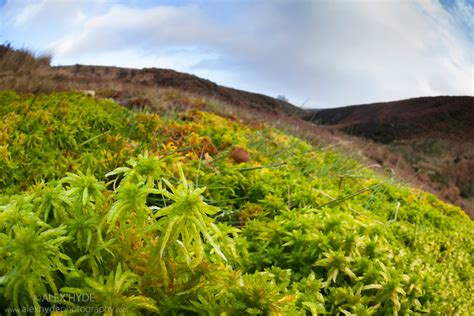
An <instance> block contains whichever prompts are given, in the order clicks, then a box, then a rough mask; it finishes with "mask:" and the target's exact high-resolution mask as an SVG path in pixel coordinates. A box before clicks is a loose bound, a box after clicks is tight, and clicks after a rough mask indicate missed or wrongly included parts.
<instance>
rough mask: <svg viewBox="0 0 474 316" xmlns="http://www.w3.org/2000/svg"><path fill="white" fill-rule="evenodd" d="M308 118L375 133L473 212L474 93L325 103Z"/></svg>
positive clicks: (429, 181) (420, 175) (442, 194)
mask: <svg viewBox="0 0 474 316" xmlns="http://www.w3.org/2000/svg"><path fill="white" fill-rule="evenodd" d="M305 119H307V120H309V121H312V122H317V123H320V124H324V125H325V126H327V127H328V128H330V129H336V130H339V131H343V132H345V133H347V134H350V135H354V136H358V137H362V138H365V139H370V140H372V141H374V142H375V143H378V144H380V146H383V147H386V148H387V149H388V150H389V151H391V152H392V153H393V154H394V155H398V156H399V157H401V158H402V159H403V160H404V161H405V162H407V164H408V165H409V168H410V169H412V170H411V171H410V170H408V169H409V168H406V169H407V171H406V172H407V174H412V175H413V176H414V177H417V178H418V179H419V180H420V181H422V182H424V183H426V184H428V185H429V186H431V188H432V189H433V192H436V193H437V194H438V195H439V196H440V197H442V198H443V199H445V200H447V201H449V202H451V203H455V204H457V205H460V206H461V207H463V208H464V209H465V210H466V211H467V212H468V213H470V214H471V216H474V124H473V123H474V97H468V96H465V97H462V96H460V97H450V96H440V97H423V98H415V99H408V100H402V101H395V102H386V103H374V104H367V105H356V106H348V107H342V108H335V109H323V110H319V111H316V112H314V113H311V114H308V115H306V116H305Z"/></svg>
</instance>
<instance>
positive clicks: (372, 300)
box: [0, 92, 474, 315]
mask: <svg viewBox="0 0 474 316" xmlns="http://www.w3.org/2000/svg"><path fill="white" fill-rule="evenodd" d="M0 115H1V121H0V171H1V173H0V185H1V194H2V196H1V198H0V222H1V223H3V225H2V226H1V228H0V297H1V298H2V299H1V300H0V307H1V308H2V310H5V312H7V308H20V310H21V308H26V307H27V306H33V307H34V308H35V310H36V311H38V313H44V311H46V310H47V308H63V309H67V310H69V312H71V313H72V312H77V313H78V314H84V313H81V312H80V309H78V307H88V308H90V309H89V310H87V312H90V313H101V312H104V311H105V312H115V313H116V312H119V311H122V312H126V313H129V314H130V313H132V312H133V313H136V314H140V313H142V314H147V313H161V314H209V315H214V314H225V313H226V314H227V315H241V314H287V315H298V314H300V315H307V314H325V313H345V314H356V315H363V314H378V315H386V314H397V313H398V314H408V313H427V314H437V313H442V314H469V313H473V312H474V310H472V306H471V302H472V301H473V299H474V297H473V294H472V289H473V288H474V279H473V276H472V275H473V268H472V264H473V252H474V243H473V239H472V235H473V232H474V225H473V223H472V221H470V220H469V219H468V218H467V216H466V215H465V214H464V213H463V212H462V211H461V210H460V209H459V208H457V207H454V206H451V205H448V204H445V203H443V202H441V201H440V200H438V199H437V198H436V197H434V196H433V195H431V194H428V193H425V192H422V191H419V190H416V189H412V188H409V187H406V186H404V185H402V184H400V183H398V182H396V181H395V180H394V179H388V178H384V177H382V176H380V175H379V174H377V173H375V172H373V171H371V170H369V169H367V168H365V167H364V166H363V165H361V164H359V163H358V162H357V161H356V160H354V159H351V158H348V157H345V156H343V155H342V154H340V153H337V152H334V151H331V150H327V149H324V148H322V149H321V148H320V149H317V148H314V147H312V146H311V145H309V144H308V143H305V142H304V141H302V140H300V139H297V138H294V137H291V136H289V135H285V134H283V133H281V132H279V131H278V130H275V129H272V128H268V127H265V126H260V127H250V126H247V125H244V124H242V123H239V122H237V121H232V120H229V119H226V118H223V117H220V116H217V115H214V114H211V113H206V112H200V111H196V110H193V111H187V112H184V113H172V114H169V115H166V116H163V117H159V116H158V115H157V114H153V113H145V112H134V111H130V110H127V109H125V108H122V107H121V106H119V105H117V104H116V103H114V102H113V101H111V100H104V99H102V100H98V99H93V98H90V97H85V96H83V95H80V94H73V93H63V94H52V95H36V96H33V95H30V96H19V95H16V94H15V93H13V92H1V93H0ZM236 147H239V148H242V149H244V150H245V151H247V152H248V153H249V156H250V159H249V161H247V162H245V163H237V162H235V161H234V160H233V159H232V158H231V153H232V151H233V150H234V149H235V148H236ZM113 170H115V171H114V172H112V173H109V174H108V175H107V176H106V174H107V173H108V172H110V171H113ZM32 254H34V255H32ZM66 294H67V295H66ZM74 295H76V296H74ZM74 297H76V299H74ZM91 297H93V300H91V299H90V298H91ZM77 298H82V299H79V300H78V299H77ZM85 298H88V299H85ZM100 308H102V309H100ZM83 311H84V310H83ZM2 314H3V313H2Z"/></svg>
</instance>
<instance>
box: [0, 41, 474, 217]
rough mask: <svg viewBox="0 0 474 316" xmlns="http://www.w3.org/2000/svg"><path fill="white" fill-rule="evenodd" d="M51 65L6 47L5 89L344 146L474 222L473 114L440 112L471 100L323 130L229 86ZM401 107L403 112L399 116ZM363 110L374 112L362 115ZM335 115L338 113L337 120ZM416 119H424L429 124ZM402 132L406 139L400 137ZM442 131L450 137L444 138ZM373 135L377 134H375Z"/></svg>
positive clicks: (0, 58)
mask: <svg viewBox="0 0 474 316" xmlns="http://www.w3.org/2000/svg"><path fill="white" fill-rule="evenodd" d="M50 59H51V58H50V57H48V56H33V55H32V54H31V53H30V52H28V51H25V50H15V49H13V48H12V47H11V46H10V45H8V44H7V45H0V90H5V89H12V90H15V91H18V92H22V93H30V92H33V93H39V92H46V93H50V92H55V91H82V90H92V91H94V94H95V95H96V96H97V97H101V98H110V99H113V100H115V101H117V102H118V103H120V104H121V105H124V106H126V107H128V108H132V109H147V110H149V111H154V112H157V113H168V112H170V111H183V110H186V109H189V108H191V109H195V108H198V109H201V110H206V111H210V112H213V113H217V114H219V115H223V116H226V117H229V118H231V119H233V120H239V121H243V122H246V123H248V124H252V125H259V124H262V123H266V124H269V125H271V126H274V127H277V128H279V129H283V130H285V131H286V132H288V133H291V134H292V135H296V136H298V137H302V138H304V139H305V140H307V141H309V142H311V144H313V145H317V146H330V147H337V148H338V149H340V150H342V151H343V152H345V153H346V154H348V155H354V154H356V155H358V156H359V158H358V159H359V160H364V161H365V163H366V164H367V165H369V166H376V167H377V169H378V170H380V171H382V172H384V173H385V174H395V175H396V176H397V177H398V178H399V179H402V180H403V181H405V182H407V183H410V184H411V185H413V186H416V187H418V188H422V189H423V190H426V191H429V192H432V193H434V194H436V195H437V196H438V197H440V198H442V199H443V200H445V201H448V202H450V203H454V204H456V205H458V206H461V207H462V208H463V209H464V210H466V211H467V212H468V214H470V215H471V217H472V218H474V201H473V199H472V198H471V196H472V190H473V189H472V187H473V181H472V178H471V176H472V174H473V172H472V156H473V154H472V151H470V148H473V146H472V145H471V143H470V142H469V141H468V142H467V143H466V142H465V141H461V140H463V139H469V137H468V135H472V133H470V130H471V129H472V126H473V125H472V124H469V122H472V119H471V118H470V117H472V116H469V115H467V116H464V115H461V118H462V119H463V120H464V121H463V122H464V123H462V125H461V126H460V127H459V128H456V127H455V125H454V124H451V123H450V122H451V121H452V118H449V117H443V113H444V112H443V111H444V110H443V111H439V109H450V108H452V107H453V106H454V105H455V106H456V107H459V106H461V108H460V111H461V113H462V111H464V108H465V107H466V106H465V104H466V102H465V101H462V102H458V101H454V102H451V101H450V97H446V98H445V99H446V102H445V103H443V102H444V101H440V102H441V103H440V104H436V102H434V103H430V100H431V99H430V98H420V99H414V101H413V102H415V103H416V104H418V105H420V104H421V105H422V106H421V107H420V106H416V107H414V106H412V105H413V104H412V103H413V102H412V101H410V100H407V101H406V102H393V105H392V106H391V105H390V104H392V103H390V102H389V103H386V105H387V106H386V107H385V106H384V111H383V112H384V113H385V112H386V113H385V114H384V113H381V114H375V112H376V109H378V108H379V105H377V104H374V105H369V106H355V107H346V108H341V109H338V110H336V111H335V112H334V111H332V110H321V111H318V113H319V112H321V113H322V114H321V115H323V116H324V117H325V116H327V118H325V119H322V120H321V121H325V120H329V121H328V122H332V121H338V120H340V119H341V117H346V116H347V118H348V120H347V124H348V125H347V126H345V125H344V124H346V123H341V124H342V125H338V126H336V125H334V126H332V125H319V124H312V123H310V121H305V120H304V119H302V118H300V117H304V118H306V119H309V120H311V118H312V117H313V114H314V112H315V111H311V110H301V109H298V108H296V107H294V106H293V105H291V104H289V103H286V102H283V101H281V100H277V99H275V98H271V97H268V96H263V95H260V94H255V93H249V92H245V91H239V90H236V89H232V88H227V87H222V86H219V85H217V84H215V83H213V82H210V81H208V80H204V79H201V78H198V77H196V76H193V75H188V74H183V73H179V72H176V71H173V70H165V69H142V70H139V69H127V68H119V67H102V66H84V65H75V66H66V67H50V66H49V62H50ZM423 100H426V101H423ZM440 100H441V99H440ZM443 100H444V99H443ZM463 100H464V99H463ZM465 100H468V101H469V100H470V99H469V98H467V99H465ZM438 103H439V102H438ZM423 104H424V105H423ZM463 104H464V105H463ZM398 105H400V108H401V109H403V111H398V110H397V108H398ZM431 106H433V108H434V109H436V108H438V107H439V109H438V110H435V112H436V111H438V112H437V113H439V114H440V115H441V117H440V118H438V117H437V116H436V115H438V114H436V115H433V113H431V112H430V111H431V110H430V107H431ZM463 107H464V108H463ZM354 109H357V111H354ZM362 109H367V110H366V111H365V112H360V110H362ZM387 109H388V111H387ZM418 109H420V110H418ZM467 110H469V109H467ZM341 111H342V112H341ZM374 111H375V112H374ZM356 112H357V113H359V112H360V113H361V115H360V118H357V116H355V118H352V116H353V115H356V114H355V113H356ZM405 112H406V113H407V115H406V117H403V119H398V120H397V121H396V122H398V123H397V128H395V129H394V128H391V127H390V126H391V125H390V124H392V123H393V122H391V121H390V119H388V121H387V122H389V123H386V122H385V121H383V120H382V121H380V119H381V118H384V117H387V118H390V117H394V116H397V115H400V114H401V113H405ZM425 112H426V113H425ZM334 113H336V114H337V113H338V114H337V115H336V116H334V117H332V115H333V114H334ZM342 113H343V115H342ZM430 113H431V114H430ZM466 113H467V112H466ZM470 113H472V111H471V112H470ZM425 114H426V115H425ZM341 115H342V116H341ZM338 116H341V117H338ZM427 116H428V117H430V119H429V121H426V117H427ZM369 117H374V118H377V120H379V121H380V122H381V123H377V124H378V125H377V126H378V127H377V128H374V127H373V126H371V124H367V123H364V124H362V125H360V126H358V127H357V129H355V130H354V128H353V127H351V130H354V131H356V132H357V131H359V132H360V133H356V134H354V133H352V134H353V135H354V136H351V135H349V134H347V133H345V132H344V131H346V132H347V131H349V130H348V129H346V127H348V126H352V125H353V123H351V122H355V121H357V120H361V122H367V121H366V120H367V118H369ZM410 117H411V118H416V117H423V120H416V119H410ZM454 117H455V118H456V117H459V111H458V114H456V113H454ZM314 118H317V116H314ZM445 119H447V120H446V122H445V123H443V125H442V126H441V125H440V123H441V122H444V121H443V120H445ZM317 120H320V119H319V118H317ZM331 120H332V121H331ZM364 120H365V121H364ZM379 121H377V122H379ZM384 122H385V123H384ZM406 122H409V123H406ZM425 122H426V123H425ZM351 124H352V125H351ZM399 126H401V127H399ZM402 127H403V128H402ZM425 127H427V128H428V130H426V129H425ZM433 127H440V128H439V129H438V128H433ZM402 130H403V131H404V132H403V133H404V134H400V131H402ZM439 130H442V131H443V132H441V133H440V132H439ZM371 131H377V132H375V134H374V133H372V132H371ZM460 131H462V132H460ZM361 133H365V134H364V135H367V136H368V137H369V136H370V138H372V139H376V140H377V142H374V141H372V140H371V139H369V138H363V137H358V136H360V135H361ZM399 134H400V135H399ZM412 134H413V135H419V137H418V140H413V138H412V140H410V141H405V140H403V139H402V140H401V141H400V142H399V143H397V144H399V146H397V147H396V148H395V147H394V145H393V144H394V143H395V142H394V141H392V140H393V137H398V136H400V137H404V136H403V135H407V136H409V135H412ZM447 135H452V136H450V138H449V140H447V141H446V140H443V141H441V142H440V141H439V140H438V139H439V138H443V137H445V136H447ZM456 135H457V136H456ZM387 140H389V141H392V142H391V143H390V144H389V145H387V144H383V143H381V142H379V141H385V142H386V141H387ZM443 148H444V149H443ZM446 148H450V149H455V150H453V151H450V153H449V154H448V155H447V157H446V158H443V159H440V158H439V157H437V156H436V155H438V154H437V153H438V152H439V151H440V150H441V151H445V152H446V151H447V150H445V149H446Z"/></svg>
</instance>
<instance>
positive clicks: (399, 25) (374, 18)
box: [0, 0, 474, 108]
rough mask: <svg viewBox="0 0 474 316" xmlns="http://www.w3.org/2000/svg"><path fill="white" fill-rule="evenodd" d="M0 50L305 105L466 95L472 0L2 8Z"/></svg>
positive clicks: (471, 74)
mask: <svg viewBox="0 0 474 316" xmlns="http://www.w3.org/2000/svg"><path fill="white" fill-rule="evenodd" d="M0 42H10V43H12V44H13V45H14V46H15V47H25V48H29V49H32V50H33V51H36V52H48V53H51V54H52V55H53V63H54V64H56V65H59V64H61V65H65V64H76V63H82V64H96V65H114V66H123V67H134V68H142V67H157V68H171V69H175V70H178V71H183V72H188V73H193V74H196V75H198V76H201V77H204V78H207V79H210V80H212V81H214V82H217V83H218V84H222V85H226V86H230V87H235V88H238V89H244V90H248V91H253V92H259V93H264V94H268V95H271V96H277V95H280V94H282V95H285V96H286V97H287V98H289V99H290V101H291V102H293V103H294V104H296V105H300V104H301V103H302V102H303V101H304V100H306V99H307V98H309V100H308V102H307V103H306V107H317V108H325V107H335V106H343V105H350V104H361V103H370V102H378V101H389V100H397V99H403V98H409V97H417V96H425V95H473V94H474V66H473V58H474V57H473V52H474V0H441V1H429V0H413V1H408V0H404V1H395V0H393V1H392V0H381V1H375V0H345V1H344V0H333V1H329V0H327V1H317V0H314V1H310V0H301V1H299V0H295V1H290V0H286V1H285V0H266V1H265V0H259V1H250V0H248V1H247V0H239V1H237V0H234V1H232V0H221V1H217V0H216V1H184V0H182V1H179V0H178V1H171V0H168V1H151V0H149V1H133V0H130V1H107V0H96V1H93V0H36V1H27V0H14V1H12V0H0Z"/></svg>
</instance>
